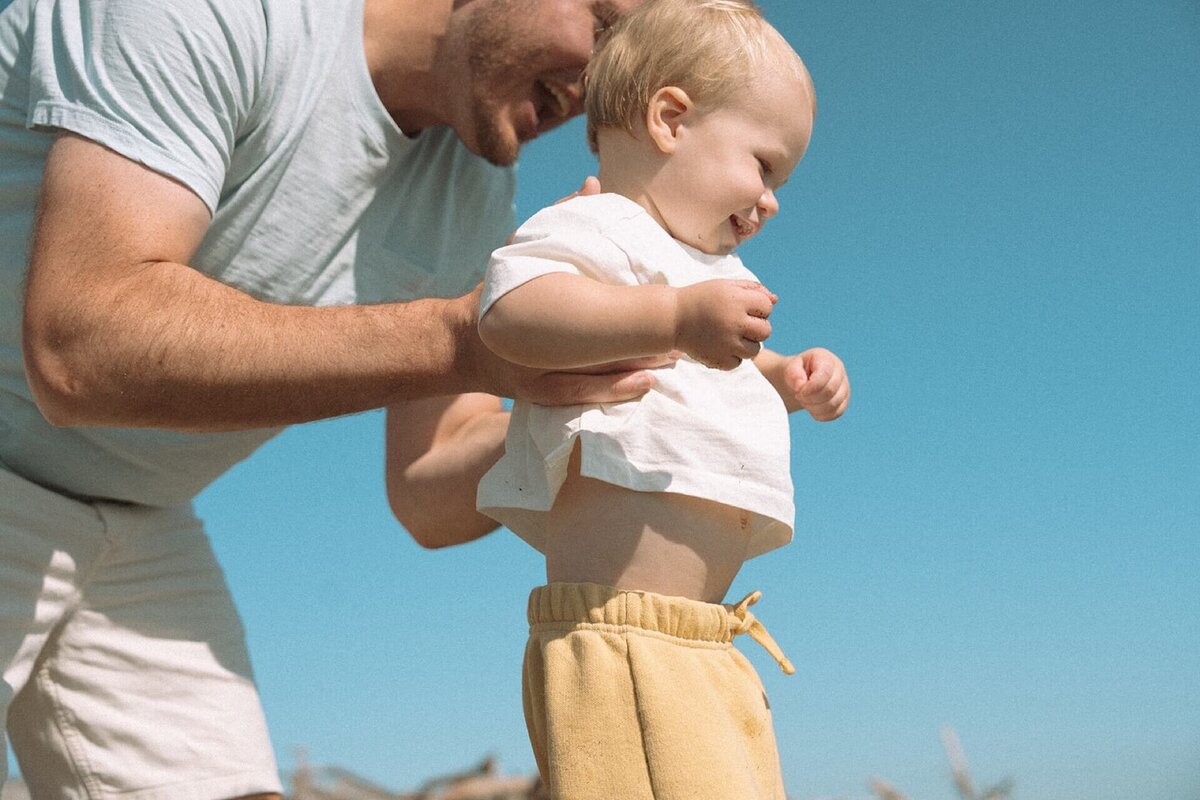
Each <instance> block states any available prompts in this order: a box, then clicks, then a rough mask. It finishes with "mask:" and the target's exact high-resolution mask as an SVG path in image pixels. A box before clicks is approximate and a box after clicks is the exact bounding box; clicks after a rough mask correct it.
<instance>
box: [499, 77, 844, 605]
mask: <svg viewBox="0 0 1200 800" xmlns="http://www.w3.org/2000/svg"><path fill="white" fill-rule="evenodd" d="M812 103H813V99H812V96H811V93H810V92H809V90H808V84H807V82H806V81H804V80H801V78H800V76H799V74H797V73H796V72H795V71H792V70H778V71H773V72H770V73H769V74H767V75H765V76H763V77H761V78H760V79H758V80H757V81H755V82H752V83H751V85H750V86H749V87H748V89H747V91H746V92H744V93H741V94H739V95H738V96H737V97H735V98H734V100H732V101H730V102H728V103H726V104H723V105H714V106H705V105H704V104H699V103H697V102H695V101H694V100H693V99H692V98H691V97H689V96H688V94H687V92H685V91H684V90H682V89H680V88H678V87H665V88H663V89H660V90H659V91H658V92H656V93H655V94H654V95H653V96H652V98H651V100H650V102H649V104H648V107H647V112H646V125H645V129H644V130H643V131H639V132H638V134H637V135H630V134H628V133H626V132H624V131H621V130H601V131H599V136H598V142H599V155H600V175H601V182H602V183H604V185H605V189H606V190H608V191H614V192H617V193H619V194H622V195H624V196H625V197H627V198H629V199H631V200H633V201H634V202H637V203H638V204H639V205H641V206H642V207H643V208H644V209H645V210H646V211H647V212H648V213H649V214H650V215H651V216H652V217H653V218H654V219H655V220H656V221H657V222H658V223H659V224H660V225H662V227H663V228H664V229H665V230H667V231H668V232H669V233H670V234H671V235H672V236H674V237H675V238H677V239H679V240H681V241H683V242H686V243H687V244H689V245H691V246H693V247H696V248H698V249H700V250H702V251H704V252H708V253H728V252H730V251H731V250H732V249H733V248H735V247H736V246H737V245H739V244H741V243H742V242H743V241H745V240H746V239H748V238H750V237H751V236H753V235H755V234H757V233H758V232H759V231H760V230H761V229H762V226H763V225H764V224H765V223H766V221H767V220H769V219H770V218H771V217H773V216H774V215H775V214H776V213H777V212H778V210H779V203H778V199H777V198H776V196H775V192H776V190H777V189H778V188H779V187H780V186H781V185H782V184H783V183H784V182H785V181H786V180H787V178H788V177H789V175H790V174H791V172H792V170H793V169H794V168H795V166H796V164H798V163H799V161H800V159H801V157H802V156H803V155H804V151H805V149H806V148H807V146H808V141H809V137H810V135H811V131H812V117H813V114H812V109H813V105H812ZM775 300H776V298H775V297H774V296H773V295H771V294H770V292H768V291H767V290H766V289H765V288H763V287H762V286H760V285H758V284H754V283H749V282H732V281H705V282H702V283H697V284H694V285H692V286H688V287H684V288H673V287H668V286H609V285H605V284H601V283H599V282H596V281H592V280H589V279H587V278H583V277H580V276H576V275H567V274H561V273H556V274H550V275H545V276H541V277H539V278H536V279H534V280H532V281H530V282H528V283H526V284H524V285H522V286H519V287H517V288H516V289H514V290H512V291H511V292H509V293H507V294H506V295H504V296H503V297H501V298H500V299H499V300H498V301H497V302H496V303H495V304H494V305H493V306H492V308H491V309H490V310H489V311H488V313H487V314H486V315H485V316H484V318H483V319H482V320H481V321H480V332H481V336H482V338H483V340H484V342H485V343H486V344H487V345H488V346H489V347H492V348H493V349H495V350H497V352H499V353H501V354H503V355H504V356H505V357H506V358H508V359H511V360H513V361H515V362H517V363H522V364H526V365H528V366H540V367H562V366H579V365H584V364H588V363H596V362H602V361H607V360H611V359H613V358H627V357H633V356H642V355H646V354H649V353H653V352H661V351H662V350H663V349H664V348H667V347H674V348H677V349H679V350H682V351H683V352H685V353H687V354H688V355H690V356H692V357H693V358H695V359H697V360H699V361H701V362H702V363H705V364H708V365H710V366H714V367H719V368H724V369H731V368H733V367H736V366H737V365H738V364H740V363H741V360H742V359H744V358H754V359H755V365H756V366H758V367H759V369H760V370H761V371H762V372H763V374H764V375H765V376H766V377H767V379H768V380H769V381H770V383H771V384H772V386H774V387H775V389H776V390H777V391H778V392H779V394H780V396H781V397H782V398H783V400H784V403H785V405H786V406H787V408H788V410H789V411H798V410H801V409H805V410H808V411H809V413H810V414H811V415H812V416H813V418H814V419H817V420H822V421H826V420H832V419H836V418H837V417H839V416H840V415H841V414H842V413H843V412H844V411H845V409H846V405H847V404H848V402H849V392H850V385H849V381H848V380H847V378H846V372H845V367H844V365H843V364H842V362H841V361H840V359H838V358H837V356H835V355H833V354H832V353H830V352H829V351H828V350H823V349H819V348H818V349H813V350H808V351H805V352H804V353H801V354H799V355H796V356H790V357H788V356H782V355H779V354H777V353H774V352H771V351H769V350H765V349H761V348H760V344H759V343H760V342H761V341H763V340H764V339H765V338H766V337H767V335H768V334H769V333H770V325H769V323H768V322H767V317H768V316H769V314H770V312H771V309H772V306H773V305H774V302H775ZM546 528H547V530H546V533H547V535H546V543H547V544H546V551H545V555H546V575H547V579H548V580H549V581H551V582H554V581H568V582H591V583H599V584H604V585H608V586H614V587H616V588H620V589H633V590H641V591H651V592H656V593H659V594H666V595H674V596H682V597H689V598H693V599H697V600H704V601H707V602H720V601H721V600H722V599H723V598H724V596H725V593H726V592H727V591H728V588H729V586H730V584H731V582H732V581H733V579H734V577H735V576H736V575H737V572H738V570H739V569H740V567H741V565H742V562H743V561H744V560H745V554H746V541H747V535H748V530H749V516H748V514H747V513H746V512H744V511H742V510H741V509H737V508H734V507H732V506H726V505H721V504H718V503H715V502H712V501H709V500H705V499H702V498H696V497H687V496H683V495H676V494H671V493H652V492H635V491H630V490H627V489H623V488H621V487H617V486H614V485H612V484H609V483H605V482H603V481H598V480H593V479H590V478H585V477H583V476H582V475H580V470H579V452H578V448H576V450H575V452H574V453H573V454H572V460H571V463H570V465H569V468H568V477H567V479H566V481H565V483H564V484H563V486H562V488H561V489H560V491H559V494H558V495H557V497H556V499H555V504H554V507H553V508H552V509H551V510H550V512H549V513H548V515H547V520H546Z"/></svg>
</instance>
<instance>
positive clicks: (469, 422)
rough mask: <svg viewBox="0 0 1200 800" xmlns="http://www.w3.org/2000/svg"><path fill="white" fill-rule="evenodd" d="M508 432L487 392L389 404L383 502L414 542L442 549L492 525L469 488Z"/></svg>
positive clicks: (496, 455) (474, 536)
mask: <svg viewBox="0 0 1200 800" xmlns="http://www.w3.org/2000/svg"><path fill="white" fill-rule="evenodd" d="M507 430H508V412H506V411H504V410H503V408H502V407H501V405H500V401H499V399H497V398H496V397H493V396H491V395H486V394H465V395H459V396H457V397H442V398H431V399H428V400H413V401H410V402H406V403H401V404H398V405H395V406H392V407H391V408H389V409H388V417H387V490H388V501H389V502H390V503H391V506H392V512H393V513H394V514H395V515H396V518H397V519H398V520H400V522H401V524H403V525H404V527H405V528H406V529H407V530H408V532H409V533H410V534H411V535H412V537H413V538H414V539H415V540H416V541H417V542H418V543H420V544H421V545H422V546H424V547H446V546H449V545H454V544H461V543H463V542H469V541H472V540H474V539H478V538H479V537H480V536H483V535H484V534H486V533H488V532H489V531H491V530H493V529H495V528H496V526H497V524H496V522H495V521H494V520H492V519H491V518H489V517H486V516H484V515H483V514H480V513H478V512H477V511H476V510H475V491H476V487H477V485H478V484H479V479H480V478H482V477H483V474H484V473H485V472H487V470H488V469H489V468H491V466H492V465H493V464H494V463H496V461H497V460H498V459H499V458H500V456H501V455H503V453H504V435H505V432H506V431H507Z"/></svg>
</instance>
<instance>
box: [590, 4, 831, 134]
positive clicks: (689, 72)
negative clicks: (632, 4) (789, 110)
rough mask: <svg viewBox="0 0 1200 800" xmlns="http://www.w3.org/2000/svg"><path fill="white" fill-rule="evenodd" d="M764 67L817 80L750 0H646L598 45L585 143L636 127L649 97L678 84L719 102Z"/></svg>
mask: <svg viewBox="0 0 1200 800" xmlns="http://www.w3.org/2000/svg"><path fill="white" fill-rule="evenodd" d="M766 69H791V70H794V71H795V72H796V74H797V76H799V77H800V78H801V79H802V80H804V81H805V83H806V84H807V85H808V89H809V94H810V95H811V96H813V99H814V102H815V95H814V94H813V89H812V79H811V78H809V76H808V71H807V70H806V69H805V68H804V65H803V63H801V61H800V57H799V56H797V55H796V53H795V51H794V50H793V49H792V47H791V45H789V44H788V43H787V40H785V39H784V38H783V36H782V35H781V34H780V33H779V32H778V31H777V30H775V28H773V27H771V25H770V23H768V22H767V21H766V20H765V19H764V18H763V16H762V12H761V11H760V10H759V8H758V7H757V6H756V5H755V4H754V3H753V2H752V0H647V2H645V3H643V4H642V5H641V6H639V7H638V8H636V9H635V10H633V11H632V12H630V13H629V14H627V15H626V16H625V17H623V18H622V19H621V21H620V22H619V23H617V25H616V26H615V27H614V28H613V29H612V31H611V32H610V34H609V36H608V37H606V38H605V39H604V40H603V41H602V42H601V43H600V44H599V46H598V48H597V51H596V53H595V54H594V55H593V56H592V61H591V63H590V65H589V66H588V69H587V75H586V81H585V86H586V89H587V91H586V95H585V98H584V109H585V110H586V111H587V138H588V146H589V147H591V149H592V152H596V131H597V130H599V129H600V128H610V127H611V128H621V129H623V130H625V131H628V132H629V133H631V134H636V132H637V130H638V129H639V127H640V126H641V125H642V124H644V122H645V114H646V106H647V105H648V104H649V102H650V98H651V97H652V96H653V95H654V93H655V92H657V91H658V90H659V89H661V88H663V87H664V86H678V87H679V88H681V89H683V90H684V91H685V92H687V93H688V95H689V96H690V97H691V98H692V99H693V100H695V101H696V102H697V103H706V104H714V105H721V104H723V103H725V102H726V101H728V100H729V99H730V98H731V97H733V95H735V94H737V93H738V92H739V91H743V90H744V89H745V87H746V86H747V85H749V84H750V82H751V81H752V80H753V79H754V78H755V76H757V75H759V74H760V73H761V71H762V70H766Z"/></svg>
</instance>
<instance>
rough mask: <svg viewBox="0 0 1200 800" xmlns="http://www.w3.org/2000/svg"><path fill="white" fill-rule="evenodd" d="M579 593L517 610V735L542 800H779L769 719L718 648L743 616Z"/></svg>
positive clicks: (593, 589)
mask: <svg viewBox="0 0 1200 800" xmlns="http://www.w3.org/2000/svg"><path fill="white" fill-rule="evenodd" d="M759 596H760V595H759V593H758V592H754V593H753V594H751V595H749V596H748V597H746V599H744V600H743V601H742V602H740V603H738V604H736V605H717V604H713V603H702V602H698V601H695V600H687V599H684V598H680V597H664V596H662V595H656V594H650V593H648V592H628V591H620V590H617V589H613V588H610V587H607V586H598V585H596V584H590V583H580V584H571V583H552V584H550V585H548V586H541V587H538V588H537V589H534V590H533V593H532V594H531V595H530V598H529V624H530V635H529V643H528V644H527V645H526V648H525V670H524V701H525V721H526V723H527V725H528V727H529V738H530V741H531V742H532V744H533V750H534V755H535V756H536V758H537V763H538V769H539V770H541V773H542V778H543V780H544V781H545V782H546V784H547V787H548V788H549V790H550V796H551V798H554V800H785V795H784V790H783V780H782V776H781V775H780V770H779V754H778V751H777V750H776V746H775V732H774V730H773V729H772V726H771V711H770V707H769V705H768V703H767V697H766V694H765V692H764V691H763V687H762V682H761V681H760V680H759V678H758V674H757V673H756V672H755V671H754V667H752V666H751V665H750V662H749V661H747V660H746V658H745V656H743V655H742V654H741V653H739V652H738V651H737V649H736V648H734V647H733V645H732V640H733V637H734V636H736V635H738V634H740V633H748V634H750V636H751V637H752V638H753V639H755V640H756V641H757V642H759V643H760V644H762V645H763V646H764V647H765V648H766V649H767V650H768V652H770V653H771V655H772V656H774V657H775V659H776V660H777V661H778V662H779V665H780V667H782V668H783V670H784V671H785V672H788V673H791V672H794V670H793V669H792V665H791V663H790V662H788V660H787V659H786V658H784V656H783V654H782V653H781V652H780V651H779V647H778V646H777V645H776V644H775V642H774V640H773V639H771V637H770V635H769V634H768V633H767V632H766V630H765V629H764V628H763V627H762V624H761V623H759V622H758V620H756V619H755V618H754V615H753V614H751V613H750V611H749V606H750V605H752V604H753V603H755V602H757V600H758V598H759Z"/></svg>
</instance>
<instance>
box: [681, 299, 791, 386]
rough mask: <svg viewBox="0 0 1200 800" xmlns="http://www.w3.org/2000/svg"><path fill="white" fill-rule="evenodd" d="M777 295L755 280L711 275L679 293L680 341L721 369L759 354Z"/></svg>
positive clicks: (688, 350) (687, 349) (699, 358)
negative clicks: (724, 278) (710, 278)
mask: <svg viewBox="0 0 1200 800" xmlns="http://www.w3.org/2000/svg"><path fill="white" fill-rule="evenodd" d="M776 300H778V298H777V297H776V296H775V295H774V294H772V293H771V292H770V291H768V290H767V288H766V287H764V286H763V285H762V284H759V283H755V282H754V281H733V280H710V281H703V282H701V283H695V284H692V285H691V286H685V287H683V288H681V289H679V290H678V293H677V295H676V312H675V332H676V340H675V345H676V347H678V348H679V349H680V350H682V351H683V352H685V353H687V354H688V355H689V356H691V357H692V358H694V359H696V360H697V361H699V362H700V363H701V364H705V365H707V366H710V367H715V368H717V369H726V370H728V369H734V368H735V367H737V365H738V364H740V363H742V359H744V358H754V357H755V356H756V355H758V352H759V350H760V349H761V348H762V344H761V343H762V342H764V341H766V339H767V337H768V336H770V335H771V323H769V322H767V317H769V316H770V315H771V309H772V308H773V307H774V305H775V301H776Z"/></svg>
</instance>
